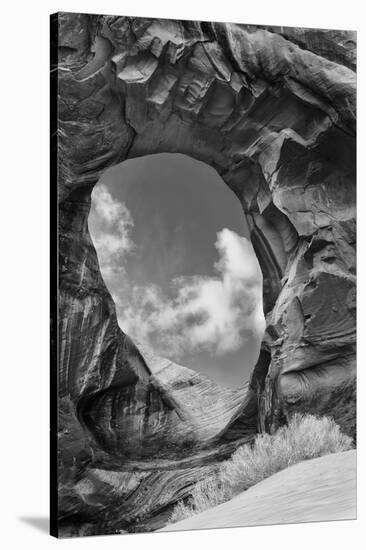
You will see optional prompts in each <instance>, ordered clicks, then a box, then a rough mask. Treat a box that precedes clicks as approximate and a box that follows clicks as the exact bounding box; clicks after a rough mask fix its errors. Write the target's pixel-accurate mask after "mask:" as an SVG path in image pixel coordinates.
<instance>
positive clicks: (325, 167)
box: [57, 13, 356, 535]
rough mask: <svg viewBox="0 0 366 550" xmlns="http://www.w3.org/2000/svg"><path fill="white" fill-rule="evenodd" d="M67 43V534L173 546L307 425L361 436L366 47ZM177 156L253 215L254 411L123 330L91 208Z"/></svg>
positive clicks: (148, 26)
mask: <svg viewBox="0 0 366 550" xmlns="http://www.w3.org/2000/svg"><path fill="white" fill-rule="evenodd" d="M58 24H59V48H60V50H59V67H58V71H57V78H58V91H59V101H58V117H59V118H58V132H57V136H58V137H57V139H58V142H57V146H58V155H59V157H58V158H59V170H58V184H59V187H58V192H59V201H60V202H59V213H60V227H59V239H60V240H59V242H60V250H59V251H60V258H59V260H60V297H59V342H60V349H59V388H60V402H59V408H60V414H59V426H58V436H59V451H60V452H59V509H60V518H62V525H63V528H62V531H61V534H65V535H67V534H92V533H94V534H97V533H101V532H104V533H106V532H116V531H119V530H120V529H122V530H124V529H128V530H133V529H135V530H136V529H137V523H136V522H139V523H138V525H139V526H140V528H144V527H145V528H148V529H154V528H157V527H162V524H161V523H162V521H163V519H162V518H164V517H165V518H166V514H167V510H168V509H169V506H171V505H172V504H173V503H174V502H176V501H177V500H178V499H179V498H183V497H184V495H187V494H188V493H189V487H190V486H191V485H192V483H194V482H196V481H198V480H199V479H202V478H204V477H205V476H207V474H208V473H209V472H210V471H211V469H212V468H214V467H215V461H216V462H217V461H220V460H222V459H223V458H224V456H227V454H228V453H230V452H232V450H233V449H234V448H235V446H237V445H239V444H240V443H241V442H243V440H248V438H250V437H252V436H253V435H254V433H255V432H256V431H257V429H266V430H268V431H272V430H274V429H275V428H276V427H277V426H278V425H279V424H281V423H283V422H285V421H286V419H287V418H288V417H289V416H290V415H291V414H292V413H293V412H294V411H297V410H301V411H304V412H308V413H316V414H327V415H330V416H334V417H335V418H336V420H337V422H339V424H340V425H341V427H342V429H343V430H344V431H345V432H347V433H350V434H352V435H354V433H355V326H356V321H355V288H356V287H355V264H356V262H355V241H356V236H355V217H356V213H355V112H356V111H355V93H356V78H355V72H354V67H355V64H354V59H355V57H354V53H355V36H354V33H352V32H348V31H324V30H314V29H285V28H282V27H281V28H275V27H260V26H249V25H235V24H222V23H210V24H209V23H203V24H202V23H199V22H190V21H186V22H181V21H170V20H154V19H136V18H133V17H114V16H93V15H83V14H81V15H80V14H67V13H61V14H59V15H58ZM159 152H164V153H166V152H179V153H183V154H186V155H188V156H190V157H192V158H195V159H198V160H201V161H203V162H205V163H207V164H208V165H210V166H212V167H214V168H215V169H216V170H217V172H218V173H219V175H220V176H221V177H222V178H223V180H224V181H225V182H226V184H227V185H228V186H229V188H230V189H232V190H233V191H234V193H235V194H236V196H237V197H238V200H239V201H240V203H241V205H242V208H243V215H245V217H246V219H247V222H248V225H249V228H250V231H251V238H252V243H253V246H254V248H255V251H256V254H257V257H258V260H259V262H260V265H261V269H262V272H263V281H264V304H265V312H266V320H267V331H266V336H265V340H264V343H263V350H265V351H263V352H262V354H261V356H260V358H259V362H258V365H257V366H256V368H255V370H254V373H253V376H252V379H251V383H250V384H249V388H248V390H247V391H246V389H241V390H238V391H236V390H224V389H222V388H220V387H218V386H217V385H216V384H214V383H212V382H211V381H209V380H208V379H206V378H205V377H203V376H199V375H197V374H196V373H193V372H192V371H190V370H189V369H186V368H184V367H181V366H179V365H176V364H174V363H171V362H165V360H163V359H160V358H154V357H149V356H148V354H146V353H145V351H144V350H141V349H139V350H137V348H136V346H135V345H134V343H133V342H131V341H127V339H126V336H125V335H124V334H123V332H122V331H121V329H120V328H119V327H118V323H117V319H116V313H115V306H114V303H113V301H112V298H111V297H110V295H109V292H108V290H107V289H106V287H105V285H104V282H103V280H102V277H101V275H100V271H99V265H98V260H97V256H96V252H95V249H94V246H93V243H92V241H91V238H90V235H89V232H88V225H87V219H88V214H89V209H90V193H91V191H92V188H93V186H94V185H95V184H96V183H97V181H98V180H99V178H100V176H101V175H102V174H103V172H104V171H105V170H106V169H107V168H109V167H111V166H114V165H116V164H118V163H119V162H122V161H123V160H126V159H128V158H134V157H139V156H143V155H147V154H154V153H159ZM269 358H270V361H269ZM144 365H145V366H144ZM127 403H128V406H127ZM80 421H81V423H80ZM148 465H149V468H150V469H147V466H148ZM121 502H123V505H122V506H121ZM159 514H160V516H159ZM122 517H123V518H124V519H123V520H122V519H121V518H122ZM154 517H156V522H155V523H154ZM158 518H160V519H158Z"/></svg>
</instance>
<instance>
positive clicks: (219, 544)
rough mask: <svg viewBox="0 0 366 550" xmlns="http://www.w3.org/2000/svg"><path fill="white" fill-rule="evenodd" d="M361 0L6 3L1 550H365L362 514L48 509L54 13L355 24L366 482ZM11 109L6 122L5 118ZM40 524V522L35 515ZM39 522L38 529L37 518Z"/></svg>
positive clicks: (0, 213)
mask: <svg viewBox="0 0 366 550" xmlns="http://www.w3.org/2000/svg"><path fill="white" fill-rule="evenodd" d="M362 4H363V2H362V1H360V2H357V1H354V0H352V1H351V0H348V1H343V2H340V1H338V0H333V1H330V0H327V1H325V0H306V1H304V2H301V1H296V0H293V1H275V0H269V1H263V0H261V1H251V2H244V0H240V1H238V0H236V1H235V0H222V1H220V2H213V1H209V0H200V1H198V0H184V2H182V3H178V2H174V1H173V0H172V1H171V2H169V3H168V2H164V1H163V0H153V1H150V2H149V1H148V0H136V1H135V2H133V3H124V2H121V1H109V0H98V1H91V0H89V1H85V0H84V1H77V0H73V1H61V0H60V1H59V2H56V1H49V2H47V3H46V2H38V4H36V3H35V2H23V3H22V2H11V1H7V2H3V3H2V8H1V12H0V14H1V31H0V40H1V47H0V55H1V64H0V75H1V83H0V92H1V101H0V107H1V111H0V122H1V125H0V136H1V153H2V154H1V159H2V160H1V170H0V189H1V191H0V193H1V194H0V223H1V228H0V252H1V270H0V277H1V283H0V289H1V301H0V322H1V328H0V335H1V348H0V362H1V367H0V368H1V379H0V380H1V387H0V406H1V410H0V421H1V431H0V448H1V451H0V458H1V468H0V476H1V477H0V500H1V510H0V526H1V527H0V545H1V546H2V548H5V549H8V548H24V547H26V548H27V549H33V548H37V549H41V550H42V549H44V548H51V547H52V548H54V547H55V546H56V545H62V546H63V547H65V545H67V546H68V547H69V546H70V547H72V548H78V549H79V548H99V547H100V546H101V544H102V545H103V547H106V548H122V547H124V548H126V546H128V548H131V549H142V548H144V547H146V545H148V546H149V548H152V549H154V548H159V549H162V550H163V549H166V548H171V547H174V548H177V549H181V548H186V547H187V546H188V547H189V548H192V549H193V548H199V547H201V546H202V547H204V546H208V547H210V548H233V547H234V545H238V546H240V547H241V548H242V547H247V548H248V547H253V548H254V547H255V548H271V549H272V548H281V550H285V549H287V548H288V549H290V548H291V549H292V550H294V549H295V548H296V550H300V549H302V548H307V549H309V548H312V549H314V550H317V549H320V548H323V547H325V548H332V549H333V548H342V550H343V549H344V548H347V547H349V548H352V549H354V548H357V549H358V548H361V547H364V544H365V540H363V539H364V538H365V535H366V532H365V528H364V527H363V525H362V524H365V519H366V518H365V505H364V501H365V499H364V498H363V497H362V495H361V494H360V493H361V491H359V510H358V520H357V521H352V522H333V523H323V524H304V525H289V526H274V527H254V528H253V527H252V528H246V529H228V530H213V531H201V532H183V533H174V534H173V533H166V534H151V535H125V536H109V537H95V538H84V539H69V540H63V541H57V540H56V539H52V538H50V537H49V536H48V535H47V524H46V518H47V515H48V475H49V465H48V461H49V455H48V425H49V412H48V392H49V374H48V371H49V359H48V358H49V351H48V326H49V324H48V323H49V321H48V318H49V306H48V289H49V282H48V264H49V251H48V243H49V228H48V209H49V158H48V157H49V128H48V124H49V104H48V97H49V96H48V94H49V83H48V78H49V77H48V63H49V39H48V34H49V14H50V13H52V12H55V11H76V12H77V11H80V12H89V13H111V14H119V15H136V16H154V17H174V18H186V19H201V20H218V21H237V22H243V23H260V24H272V25H273V24H276V25H292V26H309V27H323V28H324V27H325V28H351V29H357V30H358V53H359V70H358V74H359V76H358V98H359V102H358V103H359V104H358V109H359V110H358V128H359V137H360V138H361V139H360V140H359V151H358V152H359V163H358V208H359V216H358V223H359V245H358V254H359V268H360V271H359V281H360V283H359V303H358V313H359V330H358V332H359V340H360V341H359V348H358V349H359V362H358V382H359V391H358V407H359V430H358V431H359V454H358V463H359V469H358V475H359V487H362V486H363V487H366V483H365V474H364V470H365V466H364V465H365V453H364V437H363V434H362V432H363V431H364V427H365V423H364V422H363V421H362V416H364V414H365V406H364V404H363V401H365V387H364V384H363V381H364V379H365V376H364V374H363V373H364V371H365V369H366V365H365V364H364V363H365V361H364V350H363V342H364V340H365V337H364V330H365V324H364V311H363V309H364V298H365V292H364V290H363V286H364V281H365V272H364V271H363V267H364V265H363V264H364V252H363V249H364V247H365V245H364V239H365V235H364V227H365V225H364V219H365V216H366V214H365V213H364V211H363V208H364V204H365V203H364V198H365V197H364V195H365V193H364V191H363V187H364V185H365V182H364V175H365V169H364V166H363V160H364V156H365V153H364V149H365V140H364V139H362V137H364V132H363V125H364V124H365V116H364V115H365V102H366V96H365V63H364V61H365V59H364V53H365V40H366V39H365V33H366V29H365V24H366V17H365V14H363V13H362ZM4 119H5V124H4ZM35 524H36V525H35ZM37 525H38V527H37Z"/></svg>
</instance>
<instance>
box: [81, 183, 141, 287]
mask: <svg viewBox="0 0 366 550" xmlns="http://www.w3.org/2000/svg"><path fill="white" fill-rule="evenodd" d="M133 226H134V222H133V219H132V216H131V214H130V212H129V210H128V208H127V207H126V205H125V204H124V203H122V202H120V201H118V200H116V199H114V198H113V197H112V195H111V194H110V193H109V191H108V189H107V188H106V186H105V185H103V184H99V185H96V186H95V187H94V189H93V193H92V208H91V212H90V216H89V229H90V230H91V232H92V236H93V241H94V244H95V248H96V249H97V252H98V258H99V263H100V266H101V269H102V273H103V276H104V278H105V279H106V282H108V279H109V278H111V277H115V276H120V275H121V271H122V270H123V262H124V260H125V257H126V255H127V254H128V253H130V252H132V251H133V250H134V248H135V245H134V243H133V241H132V239H131V231H132V228H133Z"/></svg>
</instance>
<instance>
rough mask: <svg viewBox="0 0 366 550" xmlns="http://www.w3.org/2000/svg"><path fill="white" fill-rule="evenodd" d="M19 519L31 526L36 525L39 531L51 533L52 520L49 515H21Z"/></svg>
mask: <svg viewBox="0 0 366 550" xmlns="http://www.w3.org/2000/svg"><path fill="white" fill-rule="evenodd" d="M18 519H19V521H22V522H23V523H27V524H28V525H30V526H31V527H34V529H37V530H38V531H42V533H46V534H47V535H48V534H49V530H50V521H49V518H47V517H42V516H33V517H31V516H30V517H20V518H18Z"/></svg>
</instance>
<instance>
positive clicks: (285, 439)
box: [170, 414, 353, 523]
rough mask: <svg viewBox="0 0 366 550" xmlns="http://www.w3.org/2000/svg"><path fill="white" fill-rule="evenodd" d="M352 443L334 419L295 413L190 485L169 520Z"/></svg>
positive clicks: (219, 502) (344, 448)
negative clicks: (289, 467)
mask: <svg viewBox="0 0 366 550" xmlns="http://www.w3.org/2000/svg"><path fill="white" fill-rule="evenodd" d="M352 447H353V442H352V439H351V438H350V437H348V436H347V435H345V434H343V433H342V432H341V430H340V427H339V426H338V425H337V424H336V423H335V422H334V420H333V419H331V418H328V417H321V418H318V417H316V416H312V415H301V414H295V415H294V416H292V418H291V419H290V421H289V423H288V424H287V425H286V426H283V427H282V428H280V429H279V430H278V431H277V432H276V433H275V434H273V435H269V434H260V435H258V436H257V437H256V439H255V441H254V443H253V445H243V446H242V447H239V448H238V449H237V450H236V451H235V453H234V454H233V455H232V456H231V458H230V459H229V460H226V461H224V462H223V463H222V464H221V465H220V466H219V468H218V471H217V473H216V474H215V475H213V476H211V477H209V478H207V479H205V480H203V481H201V482H199V483H197V484H196V485H195V486H194V487H193V489H192V492H191V496H190V498H189V499H188V501H187V502H183V501H181V502H178V504H177V505H176V506H175V508H174V510H173V513H172V515H171V518H170V521H171V522H172V523H175V522H176V521H180V520H182V519H184V518H187V517H189V516H192V515H193V514H197V513H199V512H203V511H204V510H207V509H208V508H212V507H213V506H217V505H218V504H221V503H222V502H226V501H227V500H230V499H231V498H233V497H234V496H235V495H237V494H238V493H241V492H242V491H245V490H246V489H248V488H249V487H252V486H253V485H255V484H256V483H258V482H259V481H262V480H263V479H265V478H267V477H269V476H271V475H273V474H275V473H276V472H279V471H280V470H283V469H284V468H287V467H288V466H291V465H292V464H296V463H298V462H301V461H303V460H308V459H311V458H317V457H320V456H323V455H327V454H331V453H338V452H341V451H348V450H349V449H351V448H352Z"/></svg>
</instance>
